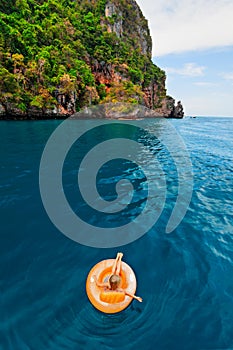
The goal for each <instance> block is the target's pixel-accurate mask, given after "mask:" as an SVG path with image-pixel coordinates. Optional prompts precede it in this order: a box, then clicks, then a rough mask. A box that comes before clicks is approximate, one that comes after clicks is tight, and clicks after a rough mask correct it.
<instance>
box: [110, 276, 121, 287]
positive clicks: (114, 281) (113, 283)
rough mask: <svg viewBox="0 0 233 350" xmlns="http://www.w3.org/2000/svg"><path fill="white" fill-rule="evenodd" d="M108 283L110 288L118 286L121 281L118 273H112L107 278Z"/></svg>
mask: <svg viewBox="0 0 233 350" xmlns="http://www.w3.org/2000/svg"><path fill="white" fill-rule="evenodd" d="M109 283H110V287H111V289H112V290H115V289H117V288H118V287H119V285H120V283H121V278H120V276H118V275H112V276H111V277H110V278H109Z"/></svg>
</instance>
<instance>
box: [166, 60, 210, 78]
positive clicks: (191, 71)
mask: <svg viewBox="0 0 233 350" xmlns="http://www.w3.org/2000/svg"><path fill="white" fill-rule="evenodd" d="M204 70H205V67H204V66H198V65H197V64H196V63H186V64H185V65H184V66H183V67H182V68H171V67H167V68H165V71H166V72H167V73H170V74H179V75H183V76H188V77H199V76H202V75H204Z"/></svg>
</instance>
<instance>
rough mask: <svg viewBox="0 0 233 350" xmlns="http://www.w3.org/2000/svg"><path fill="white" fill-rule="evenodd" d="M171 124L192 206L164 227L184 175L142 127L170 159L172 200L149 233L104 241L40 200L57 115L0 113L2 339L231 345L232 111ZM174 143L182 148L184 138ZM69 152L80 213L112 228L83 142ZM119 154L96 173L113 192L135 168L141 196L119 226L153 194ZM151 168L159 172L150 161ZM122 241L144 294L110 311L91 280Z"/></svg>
mask: <svg viewBox="0 0 233 350" xmlns="http://www.w3.org/2000/svg"><path fill="white" fill-rule="evenodd" d="M87 123H88V122H87ZM90 123H91V122H90ZM169 123H171V125H172V126H173V127H174V128H175V130H176V131H177V133H178V134H179V135H180V137H181V138H182V139H183V141H184V144H185V145H186V147H187V150H188V153H189V155H190V160H191V162H192V172H193V190H192V199H191V202H190V204H189V206H188V208H187V212H186V215H185V216H184V218H183V220H182V221H181V223H180V224H179V225H178V226H177V227H176V228H175V230H174V231H173V232H171V233H170V234H166V233H165V227H166V223H167V221H168V219H169V217H170V215H171V209H172V207H174V205H175V200H176V197H177V195H178V182H179V179H178V174H177V171H176V166H175V164H174V162H173V161H172V160H171V154H169V152H168V150H167V149H165V148H166V147H164V145H163V144H161V142H158V140H156V139H155V138H154V137H152V136H151V139H150V134H147V133H144V132H143V131H141V134H140V132H139V134H138V135H137V138H138V140H139V139H140V140H143V139H144V141H145V142H144V143H145V144H147V145H149V146H150V148H152V150H153V152H154V154H156V155H157V158H158V161H159V163H160V165H161V167H162V168H163V173H164V176H165V178H166V187H167V193H166V203H165V205H164V208H163V211H162V213H161V215H160V217H159V218H158V220H157V221H156V222H155V224H154V225H153V226H152V228H151V229H150V230H149V231H148V233H146V234H145V235H143V236H142V237H141V238H139V239H137V240H135V241H133V242H132V243H129V244H127V245H123V246H120V247H114V248H104V249H101V248H95V247H90V246H85V245H83V244H79V243H77V242H76V241H73V240H71V239H69V238H67V237H66V236H65V235H64V234H62V233H61V232H60V231H59V229H58V228H57V227H56V226H55V225H54V224H53V223H52V222H51V220H50V218H49V216H48V214H47V212H46V210H45V208H44V206H43V203H42V199H41V195H40V189H39V167H40V160H41V156H42V152H43V150H44V147H45V145H46V142H47V140H48V139H49V137H50V135H51V134H52V132H53V131H54V130H55V129H56V128H57V127H58V126H59V125H60V124H61V121H56V120H53V121H21V122H20V121H19V122H16V121H14V122H10V121H1V122H0V140H1V147H0V154H1V163H0V168H1V173H0V179H1V181H0V193H1V197H0V210H1V212H0V216H1V221H0V223H1V230H0V349H1V350H95V349H97V348H98V349H101V350H105V349H106V350H107V349H108V350H110V349H122V350H131V349H134V350H138V349H143V350H154V349H158V350H160V349H166V350H170V349H171V350H175V349H177V350H182V349H184V350H188V349H193V350H201V349H233V206H232V199H233V118H225V117H222V118H211V117H196V118H191V117H186V118H184V119H183V120H171V121H169ZM147 127H148V128H149V129H150V130H157V129H158V128H161V130H162V129H164V128H165V120H163V119H152V120H148V121H143V128H144V129H145V128H147ZM168 136H169V135H168ZM170 136H171V135H170ZM96 139H98V138H97V135H96ZM90 140H95V131H94V134H92V135H91V137H90V138H89V142H88V138H86V139H85V138H84V139H83V140H82V142H81V144H82V152H84V153H85V149H86V150H88V149H89V147H90ZM136 141H137V140H136ZM170 143H171V147H172V149H173V150H176V147H177V139H176V137H173V138H172V137H170ZM77 148H78V146H77ZM58 152H59V147H58ZM71 153H72V152H71ZM71 153H69V154H68V155H67V159H66V161H65V164H64V168H63V179H62V181H63V184H64V191H65V192H66V196H67V198H68V199H69V203H70V205H71V206H72V207H73V210H74V212H75V213H76V214H78V213H79V211H80V213H81V212H82V208H84V209H83V213H81V214H82V215H83V219H85V218H87V219H88V218H89V220H90V221H91V224H92V225H98V226H101V225H102V226H103V227H106V226H108V225H107V223H108V218H107V219H106V218H103V217H102V216H100V218H96V213H93V212H92V211H91V209H90V212H89V211H88V210H89V209H88V207H85V205H84V204H83V203H81V202H80V198H79V196H78V193H77V191H76V190H75V188H76V186H77V164H78V162H76V160H77V158H78V156H77V149H75V147H74V149H73V155H72V154H71ZM118 161H119V160H118ZM120 161H121V165H120V166H119V164H118V165H117V166H115V165H114V162H109V163H108V164H107V166H106V167H105V169H104V168H103V169H102V172H100V173H99V174H98V176H97V181H99V184H100V188H101V191H102V195H103V196H105V195H106V194H108V198H107V200H109V201H111V199H114V198H115V197H116V193H114V190H113V192H111V191H110V189H109V186H110V187H111V185H112V183H113V182H114V176H115V178H116V179H117V180H119V179H120V177H121V173H122V174H123V175H124V176H125V174H127V176H128V179H129V180H132V182H133V183H134V185H135V191H136V194H135V196H134V197H133V200H132V201H133V202H132V203H133V204H132V205H131V206H130V208H129V210H128V212H126V214H125V215H119V217H118V216H117V214H114V217H112V216H111V217H110V219H109V221H110V222H111V225H113V224H114V223H118V224H119V225H120V223H121V222H122V223H128V221H129V220H130V219H133V218H134V217H136V216H137V214H138V211H140V209H141V208H143V206H144V205H145V201H146V195H147V190H146V189H147V187H146V181H147V179H146V177H145V176H144V175H143V174H141V172H140V171H139V170H138V169H136V168H135V169H134V167H133V165H132V164H128V161H125V162H124V160H122V159H121V160H120ZM181 161H182V159H181ZM127 164H128V165H127ZM119 169H121V171H119ZM149 170H150V172H152V173H153V167H152V168H151V166H150V169H149ZM135 171H136V175H135ZM114 174H115V175H114ZM181 175H182V174H181ZM87 183H88V177H87ZM154 184H155V185H154V186H156V184H157V182H156V181H155V182H154ZM104 186H106V188H107V190H106V191H105V187H104ZM109 191H110V192H109ZM109 193H110V194H109ZM111 193H112V194H111ZM109 196H110V197H109ZM54 205H56V203H54ZM151 215H153V213H151ZM118 251H122V252H123V254H124V257H123V259H124V261H125V262H127V263H128V264H129V265H130V266H131V267H132V268H133V270H134V272H135V274H136V276H137V295H139V296H141V297H142V298H143V302H142V303H139V302H137V301H136V300H134V301H133V302H132V303H131V304H130V306H129V307H128V308H127V309H125V310H124V311H122V312H121V313H118V314H114V315H108V314H104V313H101V312H99V311H98V310H96V309H95V308H94V307H93V306H92V304H90V302H89V300H88V298H87V295H86V292H85V283H86V278H87V275H88V273H89V271H90V269H91V268H92V266H93V265H95V264H96V263H97V262H99V261H100V260H103V259H107V258H114V257H115V256H116V254H117V252H118Z"/></svg>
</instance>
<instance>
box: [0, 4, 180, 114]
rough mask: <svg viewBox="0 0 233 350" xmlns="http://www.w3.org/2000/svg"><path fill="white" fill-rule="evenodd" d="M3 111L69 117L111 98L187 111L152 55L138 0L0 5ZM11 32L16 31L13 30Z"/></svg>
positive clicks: (161, 111) (168, 110) (0, 109)
mask: <svg viewBox="0 0 233 350" xmlns="http://www.w3.org/2000/svg"><path fill="white" fill-rule="evenodd" d="M0 11H1V21H0V29H1V31H0V114H1V115H4V116H9V117H12V116H16V117H20V118H28V117H36V118H37V117H42V118H43V117H64V116H69V115H71V114H73V113H75V112H76V111H78V110H80V109H82V108H83V107H85V106H89V105H92V104H99V103H108V102H113V103H114V102H131V103H138V104H143V105H145V106H146V107H149V108H150V109H153V110H155V111H157V113H158V114H159V115H161V116H166V117H182V116H183V109H182V106H181V104H178V105H177V106H176V107H175V101H174V99H172V98H170V97H168V96H166V88H165V81H166V75H165V72H164V71H163V70H161V69H160V68H159V67H158V66H156V65H154V64H153V63H152V60H151V52H152V41H151V36H150V32H149V28H148V23H147V20H146V19H145V18H144V16H143V14H142V12H141V10H140V8H139V6H138V5H137V3H136V1H134V0H109V1H108V0H76V1H73V0H66V1H65V0H60V1H58V0H53V1H52V2H51V1H49V0H47V1H46V0H37V1H36V0H24V1H17V2H15V1H14V0H10V4H9V6H6V4H5V2H4V1H3V3H2V4H0ZM9 33H11V34H10V36H9Z"/></svg>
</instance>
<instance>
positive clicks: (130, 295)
mask: <svg viewBox="0 0 233 350" xmlns="http://www.w3.org/2000/svg"><path fill="white" fill-rule="evenodd" d="M125 294H126V295H128V296H129V297H131V298H134V299H136V300H137V301H139V302H140V303H141V302H142V298H140V297H137V296H136V295H134V294H131V293H129V292H126V291H125Z"/></svg>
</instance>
